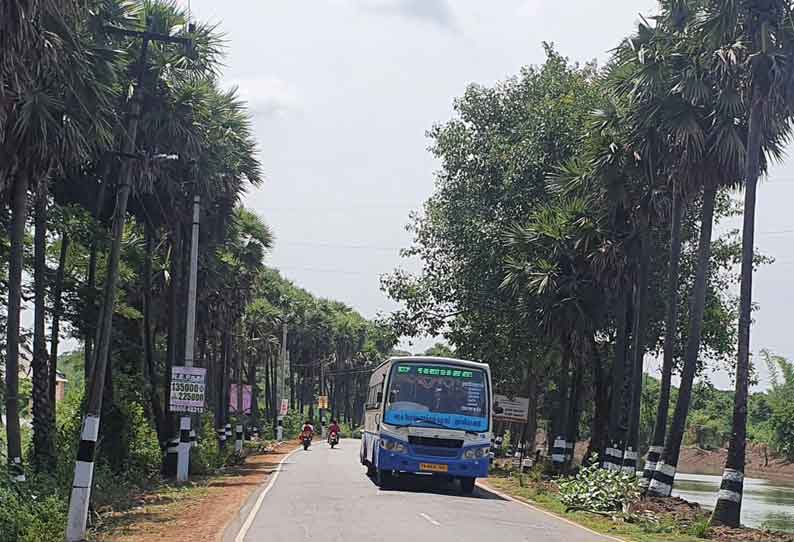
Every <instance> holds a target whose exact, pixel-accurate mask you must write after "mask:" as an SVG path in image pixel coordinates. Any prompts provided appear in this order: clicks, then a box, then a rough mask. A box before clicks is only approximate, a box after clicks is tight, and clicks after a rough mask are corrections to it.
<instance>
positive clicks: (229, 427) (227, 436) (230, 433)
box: [223, 423, 232, 442]
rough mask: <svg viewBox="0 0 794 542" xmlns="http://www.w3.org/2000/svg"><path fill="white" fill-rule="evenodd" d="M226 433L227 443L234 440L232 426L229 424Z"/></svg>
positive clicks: (225, 428) (225, 429)
mask: <svg viewBox="0 0 794 542" xmlns="http://www.w3.org/2000/svg"><path fill="white" fill-rule="evenodd" d="M223 431H224V433H225V434H226V441H227V442H228V441H230V440H232V424H230V423H227V424H226V427H224V429H223Z"/></svg>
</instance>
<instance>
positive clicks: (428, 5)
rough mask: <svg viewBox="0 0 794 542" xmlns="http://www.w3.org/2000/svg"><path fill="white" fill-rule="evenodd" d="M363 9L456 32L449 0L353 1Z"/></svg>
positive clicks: (455, 23)
mask: <svg viewBox="0 0 794 542" xmlns="http://www.w3.org/2000/svg"><path fill="white" fill-rule="evenodd" d="M354 1H355V3H356V4H357V5H359V6H361V7H362V8H364V9H367V10H369V11H374V12H377V13H386V14H393V15H397V16H400V17H403V18H406V19H414V20H418V21H423V22H426V23H430V24H435V25H437V26H439V27H441V28H444V29H447V30H457V21H456V19H455V14H454V13H453V12H452V8H451V7H450V4H449V0H354Z"/></svg>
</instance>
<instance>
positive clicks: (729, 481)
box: [712, 467, 744, 525]
mask: <svg viewBox="0 0 794 542" xmlns="http://www.w3.org/2000/svg"><path fill="white" fill-rule="evenodd" d="M743 493H744V473H743V472H742V471H740V470H736V469H731V468H727V467H726V468H725V470H723V471H722V482H721V483H720V491H719V493H718V494H717V505H716V507H715V514H714V515H715V518H716V520H717V521H718V522H720V523H724V521H723V519H722V517H719V516H718V513H719V512H722V513H723V514H724V515H727V517H728V518H729V520H730V521H734V519H735V522H736V523H737V524H738V523H739V520H740V518H741V510H742V495H743ZM712 523H714V519H712ZM725 524H727V525H730V523H725Z"/></svg>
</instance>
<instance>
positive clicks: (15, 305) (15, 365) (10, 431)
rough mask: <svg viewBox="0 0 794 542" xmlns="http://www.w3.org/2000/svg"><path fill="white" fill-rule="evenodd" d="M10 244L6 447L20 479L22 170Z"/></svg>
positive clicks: (25, 186)
mask: <svg viewBox="0 0 794 542" xmlns="http://www.w3.org/2000/svg"><path fill="white" fill-rule="evenodd" d="M11 213H12V215H11V247H10V250H9V261H8V313H7V318H6V351H7V356H6V366H5V371H6V374H5V377H6V389H5V394H6V437H7V438H6V446H7V451H8V456H7V457H8V464H9V472H10V473H11V475H12V476H13V477H14V478H15V479H16V480H19V481H24V480H25V475H24V473H23V471H22V438H21V433H20V428H19V331H20V329H19V328H20V322H19V317H20V308H21V305H22V263H23V251H24V243H25V222H26V220H27V213H28V177H27V174H26V172H22V173H21V174H20V175H19V176H18V177H17V179H16V182H15V184H14V196H13V203H12V207H11Z"/></svg>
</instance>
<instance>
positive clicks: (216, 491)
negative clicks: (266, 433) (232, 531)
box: [96, 442, 296, 542]
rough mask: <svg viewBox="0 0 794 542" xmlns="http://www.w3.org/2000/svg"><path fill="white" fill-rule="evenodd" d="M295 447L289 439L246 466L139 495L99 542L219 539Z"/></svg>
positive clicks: (116, 516)
mask: <svg viewBox="0 0 794 542" xmlns="http://www.w3.org/2000/svg"><path fill="white" fill-rule="evenodd" d="M295 447H296V444H295V443H294V442H286V443H283V444H281V445H280V446H278V447H277V448H276V449H275V450H274V451H273V452H271V453H267V454H261V455H252V456H248V457H247V458H246V460H245V462H244V463H243V464H242V465H239V466H235V467H230V468H228V469H226V470H225V471H224V472H223V473H221V474H219V475H217V476H212V477H208V478H206V479H203V480H199V481H197V482H195V483H193V484H191V485H189V486H183V487H181V488H179V489H177V488H173V490H170V489H169V490H166V491H163V492H161V491H158V492H157V493H153V494H146V495H142V496H141V497H140V505H139V506H137V507H135V508H132V509H130V510H127V511H124V512H119V513H117V514H112V515H111V517H108V518H106V519H105V520H104V522H105V523H107V525H108V527H107V529H106V530H103V532H101V533H99V534H98V535H97V537H96V540H98V541H99V542H162V541H164V540H167V541H168V542H219V541H221V540H222V539H223V535H224V532H225V531H226V530H227V526H230V525H231V526H233V524H234V523H235V522H238V521H239V518H240V516H241V510H242V509H243V508H244V507H245V505H246V503H247V501H249V500H250V498H251V497H252V496H256V495H257V494H258V493H259V491H260V490H261V489H262V488H263V487H264V485H265V484H266V483H267V480H268V478H269V476H270V475H271V474H272V473H273V472H274V471H275V469H276V468H278V465H279V463H280V462H281V460H282V459H283V458H284V457H286V456H287V455H288V454H289V453H291V452H292V451H293V450H294V449H295Z"/></svg>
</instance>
